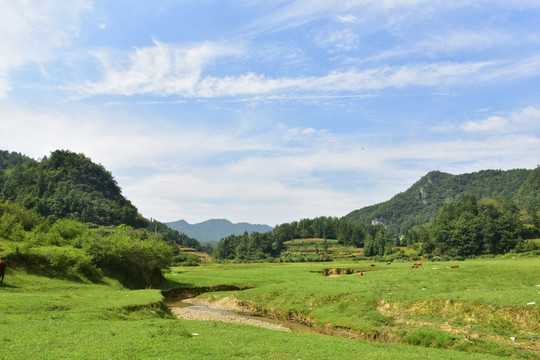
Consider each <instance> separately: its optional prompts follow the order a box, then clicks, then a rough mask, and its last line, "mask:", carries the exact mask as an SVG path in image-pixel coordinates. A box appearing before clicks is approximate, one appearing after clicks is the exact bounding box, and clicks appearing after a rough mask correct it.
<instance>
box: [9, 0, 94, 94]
mask: <svg viewBox="0 0 540 360" xmlns="http://www.w3.org/2000/svg"><path fill="white" fill-rule="evenodd" d="M1 7H2V11H1V12H0V98H5V97H7V95H8V93H9V92H10V91H11V90H12V82H11V76H10V75H11V73H12V72H13V71H14V70H17V69H19V68H20V67H22V66H23V65H26V64H28V63H35V64H37V65H38V66H39V65H40V64H42V63H43V62H45V61H47V60H49V59H50V58H51V57H52V52H53V51H54V50H55V49H58V48H61V47H63V46H65V45H67V44H69V43H70V42H71V41H72V40H73V39H74V37H76V36H77V33H78V21H79V17H80V15H81V14H82V13H83V12H86V11H88V10H90V9H91V3H90V1H87V0H75V1H70V2H69V3H64V2H58V1H53V0H40V1H9V0H4V1H2V2H1Z"/></svg>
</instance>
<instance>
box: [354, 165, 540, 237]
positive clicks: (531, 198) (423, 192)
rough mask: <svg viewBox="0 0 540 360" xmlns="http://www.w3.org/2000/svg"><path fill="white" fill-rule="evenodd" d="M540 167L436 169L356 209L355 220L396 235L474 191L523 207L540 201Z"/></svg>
mask: <svg viewBox="0 0 540 360" xmlns="http://www.w3.org/2000/svg"><path fill="white" fill-rule="evenodd" d="M539 188H540V168H536V169H535V170H527V169H515V170H507V171H502V170H483V171H479V172H473V173H468V174H462V175H452V174H448V173H444V172H440V171H432V172H430V173H428V174H427V175H425V176H424V177H422V178H421V179H420V180H418V181H417V182H416V183H415V184H414V185H412V186H411V187H410V188H409V189H408V190H406V191H405V192H403V193H400V194H397V195H396V196H394V197H393V198H391V199H390V200H388V201H385V202H382V203H380V204H376V205H372V206H368V207H364V208H362V209H359V210H355V211H352V212H351V213H349V214H347V215H345V216H344V219H345V220H347V221H349V222H352V223H361V224H383V225H384V226H385V227H386V229H387V231H388V232H389V234H391V235H392V236H395V235H398V234H403V233H404V232H405V231H406V230H408V229H410V228H412V227H414V226H415V225H421V224H426V223H428V222H430V221H431V220H432V219H434V218H435V216H436V215H437V214H438V212H439V210H440V209H441V208H442V207H443V205H444V204H445V203H447V202H449V201H453V200H460V199H461V198H463V196H464V195H466V194H470V195H474V196H475V197H477V198H485V197H488V198H498V199H501V200H502V199H507V198H510V199H513V200H514V201H515V202H516V203H517V204H519V205H520V206H536V208H538V205H539V204H540V194H539Z"/></svg>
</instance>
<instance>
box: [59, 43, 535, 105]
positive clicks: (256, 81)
mask: <svg viewBox="0 0 540 360" xmlns="http://www.w3.org/2000/svg"><path fill="white" fill-rule="evenodd" d="M240 54H241V50H240V49H239V48H238V47H235V46H232V45H227V44H212V43H203V44H200V45H195V46H192V47H178V46H175V45H169V44H164V43H161V42H158V41H155V44H154V46H152V47H147V48H141V49H136V50H135V51H134V52H132V53H130V54H129V55H128V56H127V58H128V63H127V65H125V66H121V65H120V64H118V63H114V62H113V61H111V60H110V58H109V57H108V56H107V54H106V53H99V54H97V55H96V56H98V57H99V58H100V61H101V63H102V66H103V71H104V78H103V80H101V81H96V82H86V83H83V84H76V85H72V86H68V87H66V89H68V90H71V91H74V92H76V93H77V94H78V95H79V96H81V97H90V96H95V95H102V94H107V95H124V96H131V95H136V94H150V95H155V96H166V95H177V96H180V97H185V98H197V97H201V98H213V97H227V96H239V95H242V96H245V95H275V94H280V93H287V92H288V93H290V94H296V95H298V94H302V93H305V92H308V93H309V92H317V93H318V94H325V93H335V92H341V91H344V92H348V91H349V92H355V91H369V90H378V89H384V88H392V87H394V88H403V87H408V86H417V85H419V86H446V85H460V84H468V83H470V82H472V81H475V80H478V79H490V78H492V77H494V76H502V75H503V74H505V73H507V72H508V71H510V66H509V65H508V64H502V66H501V65H500V64H497V63H491V62H466V63H453V62H442V63H420V64H412V65H403V66H382V67H375V68H368V69H365V70H360V71H359V70H355V69H350V70H335V71H332V72H330V73H327V74H323V75H320V76H299V77H281V78H271V77H267V76H265V75H262V74H256V73H254V72H249V73H246V74H242V75H221V76H220V75H211V74H208V73H209V72H210V71H211V69H209V66H208V65H209V64H211V63H213V62H218V61H220V60H222V59H223V58H224V57H230V56H239V55H240ZM123 60H124V59H123ZM533 64H536V61H531V62H530V64H527V63H526V64H525V65H523V66H522V67H520V68H518V69H517V71H526V70H529V71H539V70H540V67H539V68H537V67H535V66H533ZM527 65H528V66H527Z"/></svg>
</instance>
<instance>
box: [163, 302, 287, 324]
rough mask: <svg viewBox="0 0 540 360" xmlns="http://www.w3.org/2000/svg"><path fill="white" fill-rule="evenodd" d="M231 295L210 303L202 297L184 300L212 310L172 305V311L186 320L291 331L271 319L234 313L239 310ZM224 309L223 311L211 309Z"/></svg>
mask: <svg viewBox="0 0 540 360" xmlns="http://www.w3.org/2000/svg"><path fill="white" fill-rule="evenodd" d="M230 298H231V297H228V298H224V299H221V300H220V301H217V302H214V303H210V302H208V301H206V300H204V299H201V298H192V299H185V300H183V302H185V303H188V304H191V305H198V306H205V307H208V308H209V309H210V310H209V311H205V310H201V309H193V308H190V307H189V306H188V307H171V311H172V313H173V314H174V315H176V317H178V318H180V319H185V320H212V321H220V322H226V323H234V324H246V325H250V326H256V327H262V328H265V329H271V330H278V331H286V332H291V329H289V328H288V327H285V326H284V325H282V324H276V323H272V322H269V321H264V320H259V319H253V318H249V317H246V316H242V315H238V314H236V313H234V312H235V311H239V310H240V309H239V307H238V305H237V304H236V302H234V301H231V299H230ZM211 310H222V311H223V312H218V311H211Z"/></svg>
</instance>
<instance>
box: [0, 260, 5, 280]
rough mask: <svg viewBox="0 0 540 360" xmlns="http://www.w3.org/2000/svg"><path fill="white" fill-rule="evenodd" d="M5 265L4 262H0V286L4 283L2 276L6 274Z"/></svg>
mask: <svg viewBox="0 0 540 360" xmlns="http://www.w3.org/2000/svg"><path fill="white" fill-rule="evenodd" d="M6 265H7V263H6V262H5V261H4V260H0V284H2V283H3V282H4V275H5V273H6Z"/></svg>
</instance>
